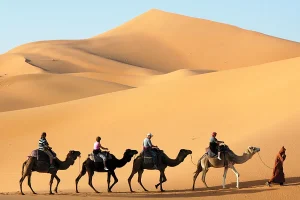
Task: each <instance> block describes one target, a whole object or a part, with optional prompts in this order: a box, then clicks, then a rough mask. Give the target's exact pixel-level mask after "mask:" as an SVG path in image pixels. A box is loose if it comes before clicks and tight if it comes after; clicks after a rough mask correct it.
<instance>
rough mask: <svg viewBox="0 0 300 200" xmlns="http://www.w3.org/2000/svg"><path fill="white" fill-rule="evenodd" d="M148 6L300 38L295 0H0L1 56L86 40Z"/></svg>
mask: <svg viewBox="0 0 300 200" xmlns="http://www.w3.org/2000/svg"><path fill="white" fill-rule="evenodd" d="M151 8H157V9H161V10H164V11H168V12H174V13H179V14H183V15H188V16H192V17H198V18H204V19H209V20H213V21H217V22H223V23H227V24H232V25H236V26H239V27H242V28H245V29H249V30H254V31H258V32H262V33H265V34H268V35H273V36H276V37H281V38H285V39H288V40H293V41H297V42H300V1H298V0H149V1H146V0H84V1H83V0H0V25H1V29H0V54H1V53H4V52H6V51H8V50H9V49H12V48H14V47H16V46H19V45H21V44H24V43H28V42H32V41H39V40H54V39H83V38H89V37H92V36H94V35H98V34H100V33H103V32H105V31H107V30H110V29H112V28H114V27H116V26H119V25H121V24H122V23H124V22H126V21H128V20H130V19H132V18H134V17H136V16H138V15H140V14H142V13H144V12H146V11H148V10H149V9H151Z"/></svg>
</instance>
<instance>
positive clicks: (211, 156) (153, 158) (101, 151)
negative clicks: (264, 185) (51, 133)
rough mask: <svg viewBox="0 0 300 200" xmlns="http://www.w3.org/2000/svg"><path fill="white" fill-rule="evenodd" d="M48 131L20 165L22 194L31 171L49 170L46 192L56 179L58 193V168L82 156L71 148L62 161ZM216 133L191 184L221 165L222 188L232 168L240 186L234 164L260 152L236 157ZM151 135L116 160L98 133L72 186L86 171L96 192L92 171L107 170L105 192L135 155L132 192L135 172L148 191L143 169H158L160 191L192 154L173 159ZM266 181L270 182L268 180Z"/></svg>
mask: <svg viewBox="0 0 300 200" xmlns="http://www.w3.org/2000/svg"><path fill="white" fill-rule="evenodd" d="M46 136H47V134H46V133H45V132H44V133H42V135H41V138H40V140H39V148H38V149H36V150H33V151H32V152H31V154H30V155H29V156H28V159H27V160H26V161H25V162H24V163H23V165H22V177H21V179H20V181H19V184H20V191H21V194H22V195H24V193H23V190H22V183H23V181H24V179H25V178H26V177H27V178H28V186H29V188H30V189H31V191H32V192H33V194H36V193H35V191H34V190H33V189H32V186H31V175H32V172H39V173H48V174H51V178H50V184H49V186H50V188H49V193H50V194H54V193H53V192H52V184H53V180H54V179H56V182H57V183H56V186H55V188H54V192H55V193H57V192H58V185H59V183H60V178H59V177H58V176H57V172H58V171H59V170H67V169H69V167H71V166H72V165H74V163H75V161H76V159H77V158H78V157H80V156H81V153H80V151H75V150H70V151H69V153H68V154H67V156H66V159H65V160H64V161H61V160H60V159H58V158H57V157H56V153H55V152H54V151H53V150H52V148H51V147H50V146H49V143H48V141H47V139H46ZM216 136H217V133H216V132H213V133H212V137H211V139H210V143H209V147H208V148H207V149H206V152H205V154H204V155H203V156H202V157H201V158H200V159H199V161H198V164H197V169H196V172H195V174H194V177H193V187H192V189H193V190H194V189H195V182H196V180H197V177H198V175H199V174H200V173H201V172H202V181H203V183H204V185H205V186H206V187H208V186H207V184H206V182H205V177H206V174H207V172H208V169H209V168H224V175H223V188H225V179H226V174H227V171H228V169H229V168H230V169H232V171H233V172H234V173H235V175H236V177H237V185H236V187H237V188H239V173H238V172H237V170H236V169H235V167H234V165H235V164H242V163H245V162H247V161H248V160H250V159H251V158H252V156H253V155H254V154H256V153H257V152H259V151H260V148H257V147H248V148H247V149H246V151H245V152H244V153H243V155H241V156H237V155H236V154H235V153H234V152H233V151H231V150H230V149H229V147H228V146H227V145H225V144H224V142H222V141H219V140H217V139H216ZM152 137H153V135H152V134H151V133H149V134H147V137H146V138H145V139H144V141H143V150H142V151H141V152H140V154H139V155H137V154H138V151H137V150H132V149H126V150H125V151H124V154H123V157H122V158H120V159H118V158H116V157H115V156H114V155H113V154H111V153H110V152H109V149H108V148H106V147H104V146H102V144H101V138H100V137H99V136H98V137H97V138H96V142H95V143H94V148H93V152H92V153H91V154H89V155H88V158H87V159H86V160H85V161H84V162H83V163H82V168H81V171H80V173H79V175H78V177H77V178H76V179H75V188H76V192H77V193H78V192H79V191H78V183H79V181H80V179H81V177H82V176H84V175H85V174H86V173H87V174H88V184H89V186H90V187H91V188H92V189H93V190H94V191H95V192H96V193H99V192H98V191H97V190H96V189H95V188H94V186H93V175H94V173H95V172H100V173H103V172H104V173H107V191H108V192H112V188H113V187H114V186H115V184H116V183H117V182H118V178H117V175H116V173H115V170H116V169H117V168H121V167H123V166H125V165H126V164H127V163H129V162H130V161H131V160H132V158H133V157H134V156H136V158H135V159H134V160H133V167H132V172H131V174H130V176H129V178H128V185H129V189H130V191H131V192H134V191H133V189H132V186H131V180H132V178H133V176H134V175H135V174H136V173H138V183H139V184H140V185H141V187H142V188H143V189H144V191H148V190H147V189H146V188H145V187H144V186H143V183H142V175H143V172H144V170H158V171H159V172H160V175H159V182H158V183H157V184H156V185H155V187H156V189H158V187H159V189H160V191H161V192H163V191H164V189H163V183H164V182H166V181H167V178H166V175H165V170H166V168H167V167H175V166H177V165H179V164H180V163H182V162H183V161H184V160H185V158H186V157H187V156H188V155H191V154H192V151H191V150H188V149H180V150H179V152H178V155H177V157H176V158H175V159H171V158H169V157H168V156H167V155H166V154H165V153H164V151H163V150H161V149H159V148H158V147H157V146H155V145H153V144H152V142H151V138H152ZM111 177H113V179H114V182H113V183H112V184H111ZM268 183H269V182H268Z"/></svg>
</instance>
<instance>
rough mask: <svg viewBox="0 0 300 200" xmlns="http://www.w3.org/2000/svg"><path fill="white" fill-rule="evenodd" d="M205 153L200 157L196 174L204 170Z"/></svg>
mask: <svg viewBox="0 0 300 200" xmlns="http://www.w3.org/2000/svg"><path fill="white" fill-rule="evenodd" d="M205 155H206V154H204V155H203V156H202V157H201V158H200V159H199V161H198V163H197V169H196V171H195V172H194V174H196V173H200V172H202V166H201V160H202V159H203V158H204V157H205Z"/></svg>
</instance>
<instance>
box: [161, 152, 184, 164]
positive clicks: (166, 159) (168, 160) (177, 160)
mask: <svg viewBox="0 0 300 200" xmlns="http://www.w3.org/2000/svg"><path fill="white" fill-rule="evenodd" d="M183 160H184V157H183V156H182V155H180V153H179V154H178V155H177V157H176V158H175V159H171V158H169V157H168V156H167V155H165V156H164V157H163V159H162V162H163V163H164V164H166V165H167V166H169V167H175V166H177V165H179V164H180V163H181V162H182V161H183Z"/></svg>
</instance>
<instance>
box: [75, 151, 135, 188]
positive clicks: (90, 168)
mask: <svg viewBox="0 0 300 200" xmlns="http://www.w3.org/2000/svg"><path fill="white" fill-rule="evenodd" d="M137 153H138V152H137V151H136V150H131V149H126V151H125V152H124V155H123V158H121V159H120V160H119V159H117V158H116V157H115V156H114V155H113V154H111V156H112V159H108V160H107V161H106V166H107V168H108V169H109V171H105V170H104V166H103V163H95V162H94V161H93V160H91V159H90V158H87V159H86V160H85V161H84V162H83V163H82V170H81V172H80V173H79V175H78V177H77V178H76V180H75V183H76V192H77V193H79V192H78V182H79V180H80V179H81V177H82V176H84V175H85V174H86V172H88V176H89V182H88V183H89V185H90V186H91V188H93V190H94V191H95V192H96V193H99V192H98V191H97V190H96V189H95V188H94V186H93V182H92V181H93V175H94V173H95V172H107V191H108V192H112V191H111V189H112V188H113V186H114V185H115V184H116V183H117V182H118V178H117V176H116V174H115V169H116V168H121V167H123V166H124V165H126V164H127V163H128V162H130V161H131V158H132V157H133V156H134V155H136V154H137ZM111 176H112V177H113V178H114V183H113V184H112V185H111V186H110V178H111Z"/></svg>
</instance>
